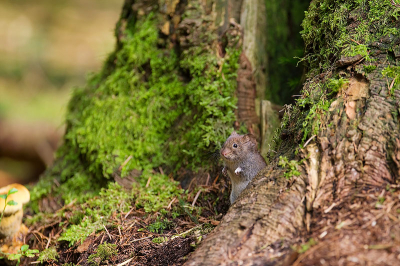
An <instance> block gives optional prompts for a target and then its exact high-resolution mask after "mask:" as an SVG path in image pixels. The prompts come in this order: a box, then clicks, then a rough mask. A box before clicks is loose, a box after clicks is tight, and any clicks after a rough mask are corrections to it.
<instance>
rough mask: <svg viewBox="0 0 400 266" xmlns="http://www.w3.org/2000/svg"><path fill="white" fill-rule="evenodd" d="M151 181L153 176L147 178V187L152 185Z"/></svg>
mask: <svg viewBox="0 0 400 266" xmlns="http://www.w3.org/2000/svg"><path fill="white" fill-rule="evenodd" d="M150 181H151V176H149V179H148V180H147V184H146V187H149V185H150Z"/></svg>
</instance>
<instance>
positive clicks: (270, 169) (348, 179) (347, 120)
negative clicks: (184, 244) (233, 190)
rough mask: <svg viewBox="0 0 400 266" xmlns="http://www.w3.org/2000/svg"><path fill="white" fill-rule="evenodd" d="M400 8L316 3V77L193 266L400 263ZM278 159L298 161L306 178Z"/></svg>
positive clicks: (312, 13) (310, 41)
mask: <svg viewBox="0 0 400 266" xmlns="http://www.w3.org/2000/svg"><path fill="white" fill-rule="evenodd" d="M396 8H397V9H396ZM396 10H397V11H396ZM398 10H399V9H398V7H395V6H393V5H392V4H391V1H390V0H387V1H362V3H361V2H360V1H358V2H357V1H355V2H354V1H328V0H320V1H313V3H312V4H311V7H310V10H309V13H308V14H307V18H306V21H305V22H304V23H303V25H304V27H305V30H304V31H303V35H304V36H305V41H306V45H307V54H306V59H308V58H310V61H309V67H310V72H309V78H308V81H307V82H306V83H305V84H304V87H303V96H302V98H301V99H300V100H299V101H298V103H297V104H296V105H295V106H294V107H291V108H287V109H286V112H287V114H286V117H287V120H284V121H286V122H285V124H284V125H283V126H284V129H283V130H282V131H281V137H282V138H284V140H283V141H282V143H281V144H280V147H279V149H278V151H277V152H278V156H276V157H275V159H274V160H272V162H271V163H270V165H268V166H267V167H266V168H265V169H264V170H263V171H261V173H259V174H258V176H257V177H256V178H254V180H253V181H252V182H251V183H250V184H249V186H248V187H247V188H246V189H245V191H243V193H242V194H241V196H240V197H239V198H238V199H237V200H236V202H235V203H234V204H233V205H232V206H231V208H230V210H229V211H228V213H227V214H226V215H225V217H224V218H223V220H222V222H221V224H220V225H219V226H218V227H217V228H216V229H215V230H214V231H213V232H212V233H211V234H210V235H209V236H207V238H206V239H205V241H204V242H203V243H202V244H201V246H200V247H199V248H198V249H197V250H196V251H195V252H194V254H192V256H191V257H190V258H189V260H188V262H187V263H186V265H292V264H293V265H299V264H301V265H316V264H324V263H325V264H326V265H337V264H344V265H353V264H363V265H398V264H399V261H400V241H399V240H400V226H399V216H398V213H396V210H395V209H397V208H399V206H400V204H399V191H398V188H399V187H398V185H396V182H397V181H398V178H399V174H400V163H399V162H400V160H399V159H400V134H399V133H400V131H399V129H400V127H399V120H398V113H399V102H400V92H399V88H400V87H399V79H398V78H399V73H400V72H399V68H398V64H399V56H400V54H399V52H398V49H399V44H400V38H399V37H398V36H399V35H396V34H393V32H397V34H398V32H399V31H398V29H399V28H400V21H399V20H398V18H397V16H393V14H396V12H398ZM373 14H380V16H379V18H378V17H374V15H373ZM334 16H337V17H339V18H340V21H338V20H336V21H335V20H332V17H334ZM384 18H388V19H389V18H390V21H389V20H387V21H385V22H383V21H382V20H383V19H384ZM362 27H364V29H365V28H366V29H367V30H366V31H365V32H361V30H362ZM389 29H392V33H389ZM360 32H361V34H360ZM338 43H340V45H337V44H338ZM335 45H337V46H335ZM328 48H330V50H329V49H328ZM335 49H336V50H335ZM390 73H392V74H390ZM340 80H341V81H345V82H342V83H335V84H339V85H337V86H336V87H335V86H334V85H332V84H334V82H338V81H340ZM334 87H335V89H333V88H334ZM322 106H327V107H328V108H325V109H324V108H323V107H322ZM303 122H307V123H303ZM310 125H311V130H312V131H311V132H312V133H309V134H307V130H308V128H307V126H310ZM308 131H310V130H308ZM305 132H306V133H305ZM303 136H304V137H306V138H304V137H303ZM296 150H297V152H296V153H297V156H293V154H295V151H296ZM279 156H287V157H288V158H289V159H291V158H295V160H296V161H297V163H296V168H297V170H298V171H299V174H296V173H295V172H293V171H290V169H288V168H285V167H283V164H282V163H281V164H278V161H279V158H278V157H279ZM285 174H286V177H289V178H285ZM310 238H313V239H314V240H313V241H311V242H310V241H308V240H309V239H310ZM307 241H308V244H310V243H311V244H310V246H309V247H308V249H306V250H305V252H304V250H303V251H301V247H302V246H301V244H305V243H306V242H307ZM303 247H304V246H303ZM303 252H304V253H303Z"/></svg>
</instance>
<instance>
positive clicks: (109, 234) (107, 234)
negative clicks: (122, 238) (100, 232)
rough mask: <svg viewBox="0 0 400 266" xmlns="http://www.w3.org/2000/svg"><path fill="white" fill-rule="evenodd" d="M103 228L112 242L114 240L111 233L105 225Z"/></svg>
mask: <svg viewBox="0 0 400 266" xmlns="http://www.w3.org/2000/svg"><path fill="white" fill-rule="evenodd" d="M103 227H104V229H106V232H107V235H108V237H109V238H110V240H112V237H111V235H110V233H109V232H108V230H107V228H106V227H105V226H104V224H103Z"/></svg>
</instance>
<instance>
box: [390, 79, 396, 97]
mask: <svg viewBox="0 0 400 266" xmlns="http://www.w3.org/2000/svg"><path fill="white" fill-rule="evenodd" d="M396 78H397V76H396V77H394V79H393V80H392V83H390V86H389V94H390V90H391V89H392V88H393V85H394V81H395V80H396Z"/></svg>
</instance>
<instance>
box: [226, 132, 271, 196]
mask: <svg viewBox="0 0 400 266" xmlns="http://www.w3.org/2000/svg"><path fill="white" fill-rule="evenodd" d="M220 154H221V157H222V160H223V161H224V168H223V169H222V173H223V174H224V175H227V174H228V175H229V177H230V179H231V181H232V192H231V196H230V201H231V204H232V203H233V202H234V201H235V200H236V198H237V197H238V196H239V195H240V193H241V192H242V191H243V190H244V189H245V188H246V187H247V185H248V184H249V182H250V181H251V180H252V179H253V177H255V176H256V175H257V173H258V172H259V171H260V170H261V169H263V168H264V167H265V166H267V163H266V162H265V160H264V158H263V157H262V156H261V154H260V153H259V152H258V148H257V140H256V139H255V137H254V136H252V135H249V134H247V135H239V134H237V133H236V132H235V131H234V132H232V134H231V135H230V136H229V137H228V139H227V140H226V141H225V143H224V145H223V146H222V149H221V151H220Z"/></svg>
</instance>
